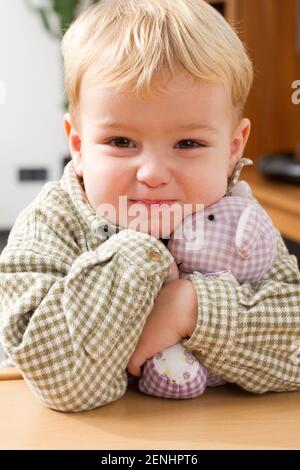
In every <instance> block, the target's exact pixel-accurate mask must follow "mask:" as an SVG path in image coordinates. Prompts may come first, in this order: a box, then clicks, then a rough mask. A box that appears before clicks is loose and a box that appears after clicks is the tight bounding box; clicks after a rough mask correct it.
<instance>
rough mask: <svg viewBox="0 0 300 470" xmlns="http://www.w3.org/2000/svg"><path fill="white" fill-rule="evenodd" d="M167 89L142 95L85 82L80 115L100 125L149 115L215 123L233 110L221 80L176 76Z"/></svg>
mask: <svg viewBox="0 0 300 470" xmlns="http://www.w3.org/2000/svg"><path fill="white" fill-rule="evenodd" d="M166 91H167V94H166V95H161V96H155V97H153V98H151V99H142V98H140V97H138V96H137V95H136V94H134V93H133V92H130V91H119V90H116V89H114V88H112V87H109V86H101V85H93V84H89V83H86V82H83V83H82V87H81V92H80V115H81V118H82V119H88V120H89V121H92V122H93V123H95V124H97V125H99V126H100V125H102V124H106V125H109V124H112V123H116V122H119V121H120V120H121V121H122V122H123V123H124V121H126V120H128V119H130V120H131V121H137V122H139V120H140V119H142V120H143V121H145V120H147V118H148V119H149V120H150V121H151V119H153V118H155V120H156V121H158V120H160V119H161V120H162V121H164V122H170V123H171V125H172V126H174V124H175V123H178V125H179V124H180V125H184V124H185V123H188V124H190V123H195V124H196V123H197V122H201V121H205V122H206V123H208V124H209V122H210V121H212V123H213V122H214V123H215V124H216V122H217V121H220V122H221V121H222V120H223V119H224V118H225V117H226V116H227V117H228V116H229V114H231V111H232V103H231V100H230V97H229V95H228V92H227V91H226V89H225V87H224V86H223V85H221V84H217V83H212V82H210V83H209V82H205V81H203V80H199V81H195V80H194V81H185V80H178V79H175V80H172V81H171V82H170V83H168V84H167V86H166ZM172 123H173V124H172Z"/></svg>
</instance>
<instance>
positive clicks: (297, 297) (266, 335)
mask: <svg viewBox="0 0 300 470" xmlns="http://www.w3.org/2000/svg"><path fill="white" fill-rule="evenodd" d="M188 279H190V280H191V281H192V282H193V284H194V287H195V289H196V292H197V298H198V322H197V326H196V328H195V330H194V332H193V333H192V335H191V337H190V338H189V339H187V340H185V341H184V342H183V344H184V345H185V346H186V347H187V348H188V349H189V350H191V351H194V352H196V356H197V357H198V358H199V359H200V360H201V362H202V363H203V364H204V365H206V366H207V367H208V368H209V369H210V370H212V371H213V372H214V373H216V374H218V375H221V376H222V377H223V378H225V379H226V380H227V381H229V382H233V383H237V384H238V385H240V386H241V387H243V388H244V389H246V390H248V391H250V392H254V393H264V392H267V391H278V392H279V391H289V390H298V389H300V367H299V364H300V273H299V268H298V265H297V259H296V257H295V256H293V255H289V253H288V251H287V248H286V246H285V244H284V242H283V240H282V237H281V235H280V233H279V232H278V231H277V256H276V258H275V261H274V262H273V264H272V266H271V268H270V269H269V271H268V272H267V274H266V275H265V277H264V278H263V279H262V280H261V281H260V282H259V283H257V284H256V286H255V288H254V287H253V286H251V285H250V284H249V283H245V284H242V285H234V284H233V283H232V282H230V281H229V280H227V279H209V278H205V277H204V276H202V275H200V274H197V273H194V274H190V275H189V276H188Z"/></svg>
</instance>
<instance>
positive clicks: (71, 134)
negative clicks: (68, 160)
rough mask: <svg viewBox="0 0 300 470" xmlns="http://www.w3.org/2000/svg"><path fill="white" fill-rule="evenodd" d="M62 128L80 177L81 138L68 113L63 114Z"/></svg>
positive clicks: (81, 167) (81, 166)
mask: <svg viewBox="0 0 300 470" xmlns="http://www.w3.org/2000/svg"><path fill="white" fill-rule="evenodd" d="M64 129H65V133H66V136H67V139H68V142H69V149H70V152H71V155H72V159H73V162H74V168H75V171H76V174H77V176H80V177H82V174H83V161H82V155H81V138H80V135H79V132H78V130H77V126H76V124H75V121H74V119H73V117H72V116H71V114H70V113H66V114H65V115H64Z"/></svg>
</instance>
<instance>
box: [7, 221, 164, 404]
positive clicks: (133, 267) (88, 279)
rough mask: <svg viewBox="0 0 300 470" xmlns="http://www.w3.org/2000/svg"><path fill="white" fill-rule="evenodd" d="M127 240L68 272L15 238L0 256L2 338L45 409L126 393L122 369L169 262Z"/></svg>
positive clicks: (117, 238)
mask: <svg viewBox="0 0 300 470" xmlns="http://www.w3.org/2000/svg"><path fill="white" fill-rule="evenodd" d="M49 230H50V231H51V226H49ZM127 235H128V230H123V231H121V232H119V233H118V234H115V235H113V236H112V237H111V238H109V239H108V240H107V241H105V242H104V243H102V244H101V245H100V246H99V247H98V248H97V249H96V250H94V251H90V252H86V253H83V254H81V255H80V256H79V257H78V258H77V259H76V260H75V261H74V262H73V264H72V265H71V266H68V265H65V264H64V262H63V261H62V260H60V259H58V256H57V255H55V254H53V255H52V256H51V254H45V252H44V253H43V252H42V250H41V252H39V251H38V250H37V249H35V248H34V247H33V246H29V244H27V247H26V244H24V246H23V247H22V243H19V242H17V246H18V248H15V247H13V246H14V240H13V239H11V240H10V242H9V244H8V246H7V247H6V249H5V250H4V252H3V253H2V255H1V257H0V298H1V304H0V319H1V340H2V343H3V346H4V349H5V350H6V352H7V353H8V355H9V356H10V358H11V360H12V361H13V362H14V363H15V365H16V366H17V367H18V368H19V369H20V371H21V372H22V374H23V376H24V379H25V380H26V382H27V384H28V385H29V387H30V388H31V389H32V391H33V392H34V393H35V395H36V396H37V397H38V398H39V399H40V400H41V401H42V402H43V403H44V404H45V405H47V406H48V407H50V408H53V409H56V410H60V411H82V410H89V409H93V408H96V407H99V406H102V405H105V404H107V403H110V402H112V401H114V400H117V399H118V398H120V397H121V396H122V395H123V394H124V393H125V391H126V387H127V374H126V366H127V363H128V361H129V359H130V357H131V355H132V353H133V351H134V348H135V346H136V343H137V341H138V338H139V336H140V334H141V331H142V329H143V326H144V323H145V321H146V319H147V317H148V315H149V314H150V313H151V311H152V307H153V303H154V300H155V297H156V296H157V294H158V292H159V290H160V288H161V286H162V284H163V282H164V280H165V279H166V278H167V276H168V274H169V271H170V264H171V263H172V261H173V257H172V256H171V254H170V253H169V252H168V250H167V248H166V247H165V246H164V245H163V244H162V243H161V242H160V241H159V240H156V239H155V238H154V237H151V236H150V235H147V234H144V233H138V232H135V231H133V230H130V235H131V237H130V238H128V237H127ZM62 238H63V237H62ZM60 242H61V240H60ZM15 246H16V244H15ZM10 247H11V248H10ZM68 248H69V247H67V246H66V247H65V249H68ZM45 251H46V250H45ZM62 258H63V250H62Z"/></svg>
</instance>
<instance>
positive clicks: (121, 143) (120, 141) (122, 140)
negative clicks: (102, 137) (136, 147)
mask: <svg viewBox="0 0 300 470" xmlns="http://www.w3.org/2000/svg"><path fill="white" fill-rule="evenodd" d="M111 142H115V143H116V147H121V148H128V147H127V146H128V143H129V144H130V143H132V142H131V141H130V140H129V139H127V138H126V137H115V138H114V139H111V140H110V141H109V142H107V143H108V144H111Z"/></svg>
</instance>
